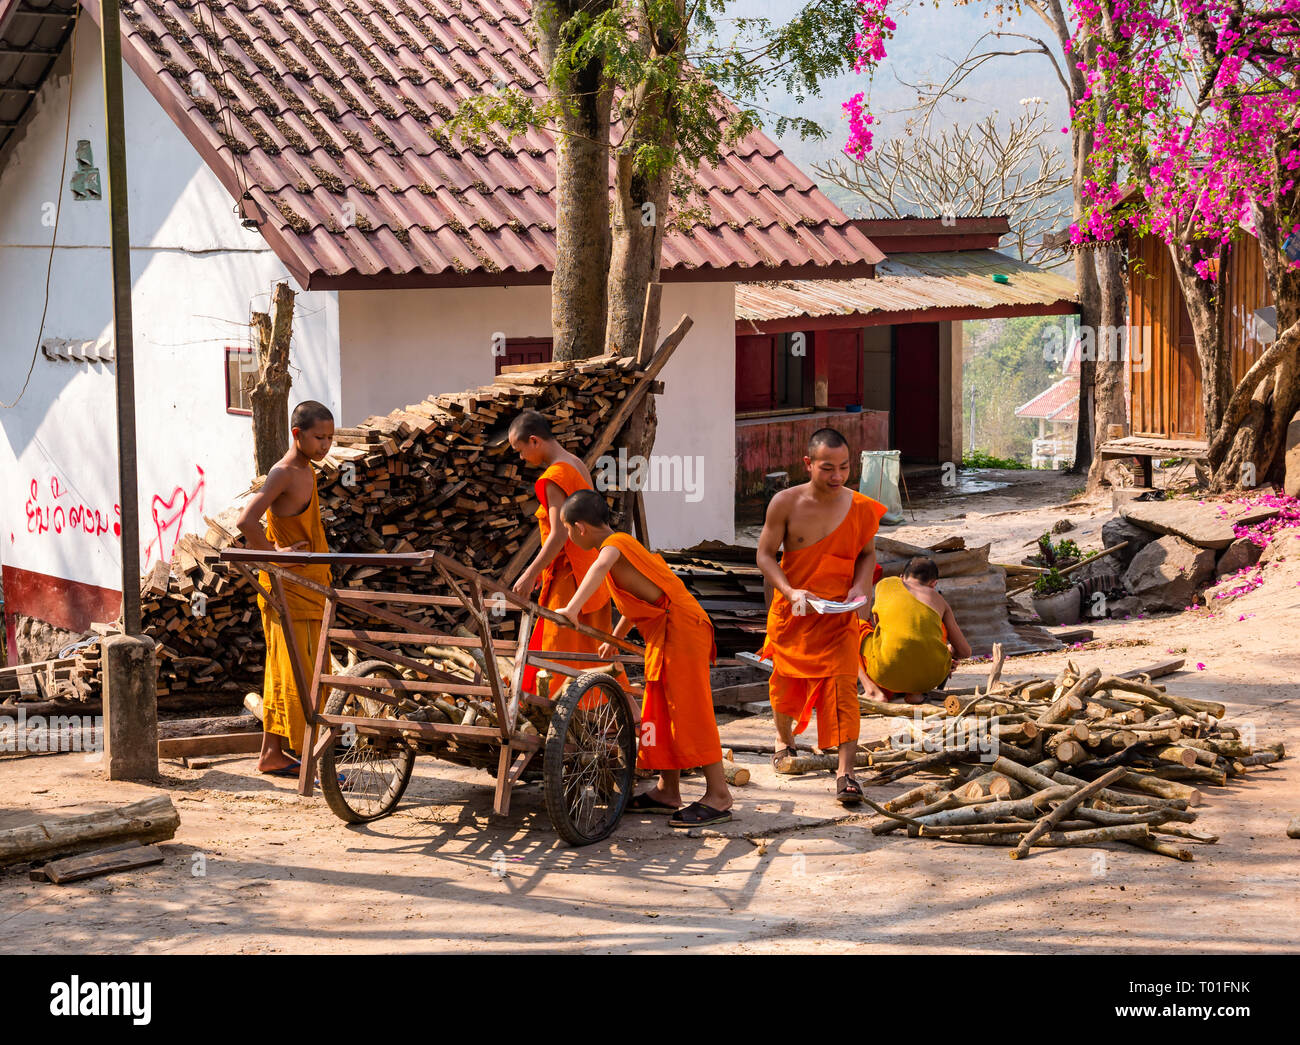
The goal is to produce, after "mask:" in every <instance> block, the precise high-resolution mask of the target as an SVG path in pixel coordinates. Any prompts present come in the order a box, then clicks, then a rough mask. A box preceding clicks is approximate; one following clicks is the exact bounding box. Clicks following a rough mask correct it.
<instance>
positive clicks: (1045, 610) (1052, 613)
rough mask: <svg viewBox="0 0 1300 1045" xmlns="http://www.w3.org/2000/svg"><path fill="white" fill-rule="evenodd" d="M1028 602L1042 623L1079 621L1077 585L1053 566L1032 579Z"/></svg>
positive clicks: (1074, 622)
mask: <svg viewBox="0 0 1300 1045" xmlns="http://www.w3.org/2000/svg"><path fill="white" fill-rule="evenodd" d="M1030 602H1032V603H1033V606H1034V612H1035V613H1037V614H1038V619H1039V620H1041V621H1042V622H1043V623H1044V624H1078V623H1079V618H1080V612H1081V611H1080V605H1081V599H1080V593H1079V588H1078V585H1076V584H1075V583H1074V582H1073V581H1071V580H1070V578H1068V577H1063V576H1062V575H1061V571H1060V570H1058V569H1056V568H1055V567H1053V568H1051V569H1049V570H1048V571H1047V572H1046V573H1043V574H1040V575H1039V577H1038V579H1037V580H1036V581H1034V590H1033V592H1032V594H1031V596H1030Z"/></svg>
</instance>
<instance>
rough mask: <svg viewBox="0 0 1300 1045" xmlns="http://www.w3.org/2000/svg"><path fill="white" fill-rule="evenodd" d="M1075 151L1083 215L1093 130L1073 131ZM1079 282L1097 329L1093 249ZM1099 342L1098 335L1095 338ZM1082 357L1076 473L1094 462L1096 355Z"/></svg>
mask: <svg viewBox="0 0 1300 1045" xmlns="http://www.w3.org/2000/svg"><path fill="white" fill-rule="evenodd" d="M1072 136H1073V146H1074V148H1073V154H1074V177H1073V181H1074V218H1075V220H1076V221H1078V220H1080V219H1081V218H1082V216H1083V209H1084V208H1083V182H1084V175H1085V170H1086V168H1085V164H1086V162H1087V157H1088V154H1089V153H1090V152H1091V150H1092V133H1091V132H1086V131H1085V132H1073V134H1072ZM1074 257H1075V262H1074V264H1075V282H1076V283H1077V284H1078V287H1079V327H1080V330H1081V331H1087V330H1092V331H1094V332H1095V331H1096V330H1098V329H1099V328H1100V326H1101V283H1100V281H1099V279H1098V278H1097V259H1096V254H1095V252H1094V251H1092V250H1080V251H1076V252H1075V255H1074ZM1093 340H1094V343H1095V340H1096V339H1095V338H1094V339H1093ZM1083 356H1084V353H1080V359H1079V423H1078V424H1077V425H1076V426H1075V439H1074V465H1073V467H1072V468H1071V469H1070V471H1071V472H1074V473H1075V474H1080V475H1083V474H1087V473H1088V470H1089V468H1090V467H1091V466H1092V456H1093V445H1094V443H1093V437H1092V417H1093V387H1094V381H1095V377H1096V373H1097V366H1096V362H1095V360H1093V359H1085V358H1083Z"/></svg>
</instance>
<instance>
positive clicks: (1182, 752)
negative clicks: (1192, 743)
mask: <svg viewBox="0 0 1300 1045" xmlns="http://www.w3.org/2000/svg"><path fill="white" fill-rule="evenodd" d="M1151 753H1152V754H1153V755H1155V757H1156V758H1158V759H1160V761H1161V762H1169V763H1171V764H1172V765H1176V766H1186V767H1187V768H1188V769H1190V768H1191V767H1192V766H1194V765H1196V752H1195V751H1194V750H1193V749H1192V748H1190V747H1175V746H1174V745H1172V744H1166V745H1165V746H1163V747H1157V748H1153V749H1152V751H1151Z"/></svg>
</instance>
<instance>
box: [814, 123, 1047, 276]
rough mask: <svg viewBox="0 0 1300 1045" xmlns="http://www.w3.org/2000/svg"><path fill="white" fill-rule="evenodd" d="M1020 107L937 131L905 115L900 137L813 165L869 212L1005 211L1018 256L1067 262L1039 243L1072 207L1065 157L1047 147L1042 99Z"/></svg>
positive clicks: (941, 213)
mask: <svg viewBox="0 0 1300 1045" xmlns="http://www.w3.org/2000/svg"><path fill="white" fill-rule="evenodd" d="M1021 104H1022V106H1023V107H1024V112H1022V113H1020V114H1018V115H1017V116H1015V117H1013V118H1012V119H1011V120H1010V121H1009V122H1007V124H1006V125H1005V126H1000V125H999V120H998V116H997V114H996V113H990V114H989V115H987V116H985V117H984V118H983V119H982V120H979V121H978V122H976V123H974V124H968V125H965V126H960V125H955V126H952V127H949V128H947V129H945V130H943V131H940V132H939V133H937V134H932V133H923V132H922V130H921V128H922V127H923V126H927V125H928V120H927V121H925V123H918V121H916V120H913V119H909V120H908V121H907V124H906V131H905V134H904V135H902V136H897V137H893V138H890V139H888V140H887V141H886V142H885V143H884V144H883V145H882V146H880V147H878V148H876V149H874V150H872V151H871V152H869V153H867V156H866V158H865V159H864V160H860V161H859V160H854V161H844V160H840V159H834V160H832V161H831V162H830V163H828V164H826V165H825V166H817V165H814V167H813V169H814V170H815V171H816V172H817V173H818V174H819V175H820V176H821V177H822V178H824V179H826V180H827V181H829V182H830V183H832V184H834V185H838V186H840V187H841V188H843V189H847V190H848V191H849V192H852V193H854V194H855V195H857V196H858V197H860V198H861V200H862V203H861V205H860V206H859V208H858V210H859V213H860V214H862V215H863V216H870V217H890V218H903V217H913V216H922V217H949V218H959V217H964V216H970V215H993V214H1004V215H1006V216H1007V218H1008V219H1009V220H1010V224H1011V234H1012V236H1013V237H1014V246H1015V249H1016V252H1017V254H1018V256H1019V257H1020V259H1021V260H1022V261H1033V262H1040V261H1041V262H1043V263H1044V264H1046V265H1047V267H1054V266H1058V265H1063V264H1065V263H1067V262H1068V261H1069V258H1067V257H1064V256H1062V255H1061V254H1060V252H1059V251H1055V250H1053V251H1048V250H1046V248H1044V246H1043V233H1044V232H1048V231H1051V230H1052V229H1055V228H1057V227H1058V226H1059V225H1060V223H1061V222H1062V220H1063V219H1064V217H1065V215H1066V214H1067V213H1069V205H1068V203H1066V202H1065V201H1064V200H1063V199H1062V198H1061V192H1062V190H1063V189H1066V188H1068V187H1069V185H1070V178H1069V176H1068V175H1067V174H1065V173H1064V171H1065V160H1064V158H1063V157H1062V155H1061V152H1060V150H1059V149H1057V148H1056V147H1055V146H1054V145H1052V144H1050V134H1051V132H1052V130H1053V128H1052V127H1051V124H1050V121H1049V120H1048V119H1047V115H1046V113H1045V111H1044V105H1045V103H1044V102H1043V99H1041V98H1026V99H1023V100H1022V102H1021Z"/></svg>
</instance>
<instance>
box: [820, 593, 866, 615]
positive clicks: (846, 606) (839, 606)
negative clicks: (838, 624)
mask: <svg viewBox="0 0 1300 1045" xmlns="http://www.w3.org/2000/svg"><path fill="white" fill-rule="evenodd" d="M806 601H807V603H808V608H809V609H812V610H816V611H817V612H818V613H852V612H853V611H854V610H860V609H862V607H863V606H865V605H866V604H867V598H866V596H865V595H864V596H861V597H860V598H856V599H854V600H853V601H852V602H834V601H832V600H831V599H819V598H817V597H816V596H809V597H808V599H807V600H806Z"/></svg>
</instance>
